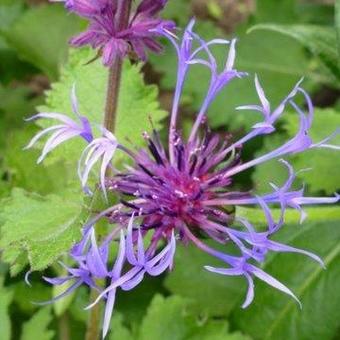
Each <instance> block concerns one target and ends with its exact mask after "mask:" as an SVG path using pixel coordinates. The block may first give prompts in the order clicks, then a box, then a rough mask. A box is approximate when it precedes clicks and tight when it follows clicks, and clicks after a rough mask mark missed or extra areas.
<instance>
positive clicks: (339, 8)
mask: <svg viewBox="0 0 340 340" xmlns="http://www.w3.org/2000/svg"><path fill="white" fill-rule="evenodd" d="M335 29H336V35H337V46H338V54H339V57H340V0H336V1H335Z"/></svg>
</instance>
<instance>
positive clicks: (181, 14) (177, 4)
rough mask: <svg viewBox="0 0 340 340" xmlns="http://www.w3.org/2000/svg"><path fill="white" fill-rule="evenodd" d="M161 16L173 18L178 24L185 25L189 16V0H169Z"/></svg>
mask: <svg viewBox="0 0 340 340" xmlns="http://www.w3.org/2000/svg"><path fill="white" fill-rule="evenodd" d="M163 16H164V17H165V18H167V19H171V20H175V21H176V23H177V24H178V26H182V27H183V26H185V25H186V24H187V20H188V18H189V16H190V0H172V1H169V3H168V4H167V6H166V7H165V10H164V12H163Z"/></svg>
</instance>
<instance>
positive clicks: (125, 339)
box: [109, 313, 133, 340]
mask: <svg viewBox="0 0 340 340" xmlns="http://www.w3.org/2000/svg"><path fill="white" fill-rule="evenodd" d="M109 339H110V340H131V339H133V337H132V334H131V332H130V331H129V329H127V328H126V327H125V326H124V324H123V317H122V315H121V314H118V313H115V314H114V315H113V317H112V321H111V332H110V335H109Z"/></svg>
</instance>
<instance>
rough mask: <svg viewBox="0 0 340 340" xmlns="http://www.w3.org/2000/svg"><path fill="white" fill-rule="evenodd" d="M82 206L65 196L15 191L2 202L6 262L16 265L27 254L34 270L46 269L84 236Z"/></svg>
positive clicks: (0, 240) (75, 200)
mask: <svg viewBox="0 0 340 340" xmlns="http://www.w3.org/2000/svg"><path fill="white" fill-rule="evenodd" d="M80 211H81V203H80V202H79V201H77V199H74V198H73V196H72V195H71V194H70V193H69V194H67V195H65V197H62V196H57V195H48V196H46V197H43V196H39V195H37V194H29V193H27V192H25V191H24V190H22V189H13V191H12V195H11V197H9V198H7V199H4V200H3V201H2V209H1V212H0V218H1V220H2V221H3V222H4V223H3V225H2V226H1V229H0V231H1V234H0V236H1V238H0V247H1V248H2V249H3V258H4V261H6V262H9V263H10V264H11V265H15V264H16V261H17V260H18V259H20V255H21V254H22V252H27V255H28V259H29V262H30V265H31V269H32V270H42V269H44V268H46V267H47V266H48V265H50V264H51V263H52V262H53V261H55V260H56V259H57V258H58V257H59V256H60V255H61V254H63V253H65V252H67V251H68V250H69V249H70V247H71V246H72V244H73V243H74V242H75V241H76V240H78V238H79V237H80V223H79V220H78V219H79V215H80Z"/></svg>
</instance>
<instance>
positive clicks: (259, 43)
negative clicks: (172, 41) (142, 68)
mask: <svg viewBox="0 0 340 340" xmlns="http://www.w3.org/2000/svg"><path fill="white" fill-rule="evenodd" d="M195 31H197V32H198V33H200V34H202V35H203V36H204V37H205V38H206V39H212V38H216V37H223V34H222V33H221V32H220V31H218V30H217V29H216V27H215V26H213V25H212V24H211V23H207V22H206V23H197V25H196V29H195ZM278 37H279V35H278V34H276V33H272V32H265V33H264V34H249V35H241V36H240V39H239V41H238V43H237V46H236V49H237V56H236V68H237V69H238V70H240V71H246V72H249V73H250V76H249V77H247V78H243V79H235V80H233V81H232V82H231V83H230V84H229V85H228V86H227V87H226V89H224V90H223V91H222V93H221V94H220V95H219V96H217V97H216V98H215V100H214V102H213V104H212V105H211V107H210V109H209V112H208V117H209V123H210V126H211V127H213V128H216V127H220V126H224V125H229V126H230V128H231V129H235V130H236V129H239V128H242V127H247V128H248V127H251V126H252V125H253V123H254V122H256V121H257V120H258V119H260V116H259V115H257V114H247V113H243V112H237V111H235V107H237V106H239V105H245V104H250V103H256V102H258V98H257V96H256V91H255V89H254V73H258V74H259V76H260V78H261V81H262V83H263V86H264V87H265V89H266V92H267V93H268V97H269V99H270V100H271V102H272V103H273V105H274V104H278V103H279V102H280V101H281V100H282V98H284V97H285V96H286V95H287V93H289V92H290V91H291V89H292V87H293V86H294V84H295V83H296V82H297V81H298V79H299V78H301V77H302V76H304V75H306V74H308V73H309V74H310V75H311V77H313V78H314V77H315V78H314V79H315V80H316V79H317V80H318V81H319V80H320V79H319V77H318V75H315V74H313V73H312V72H309V69H308V67H309V65H308V62H307V59H306V56H305V53H304V52H303V49H302V48H301V46H299V44H298V43H296V42H294V41H293V40H292V39H289V38H286V37H283V38H279V39H278ZM286 51H289V53H286ZM213 52H214V55H216V57H217V60H218V62H219V64H220V65H224V64H225V61H226V57H227V53H228V48H226V47H223V46H219V47H216V48H214V49H213ZM176 60H177V59H176V56H175V54H174V53H173V49H172V48H171V47H170V46H168V45H167V50H166V53H165V55H164V56H163V57H162V58H159V57H155V56H152V57H151V61H152V63H153V65H154V67H155V68H156V70H157V71H159V72H161V73H162V76H163V77H162V79H161V85H162V87H163V88H165V89H173V87H174V86H175V84H176V72H177V64H176V62H177V61H176ZM169 70H170V71H169ZM209 82H210V75H209V72H208V71H207V69H206V68H204V67H202V66H197V65H194V66H192V68H191V72H190V73H189V76H188V78H187V81H186V84H185V87H184V97H185V98H186V99H187V98H189V99H190V109H192V110H193V111H194V112H197V111H198V110H199V108H200V106H201V104H202V101H203V99H204V97H205V95H206V91H207V87H208V85H209ZM187 102H188V100H187Z"/></svg>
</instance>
